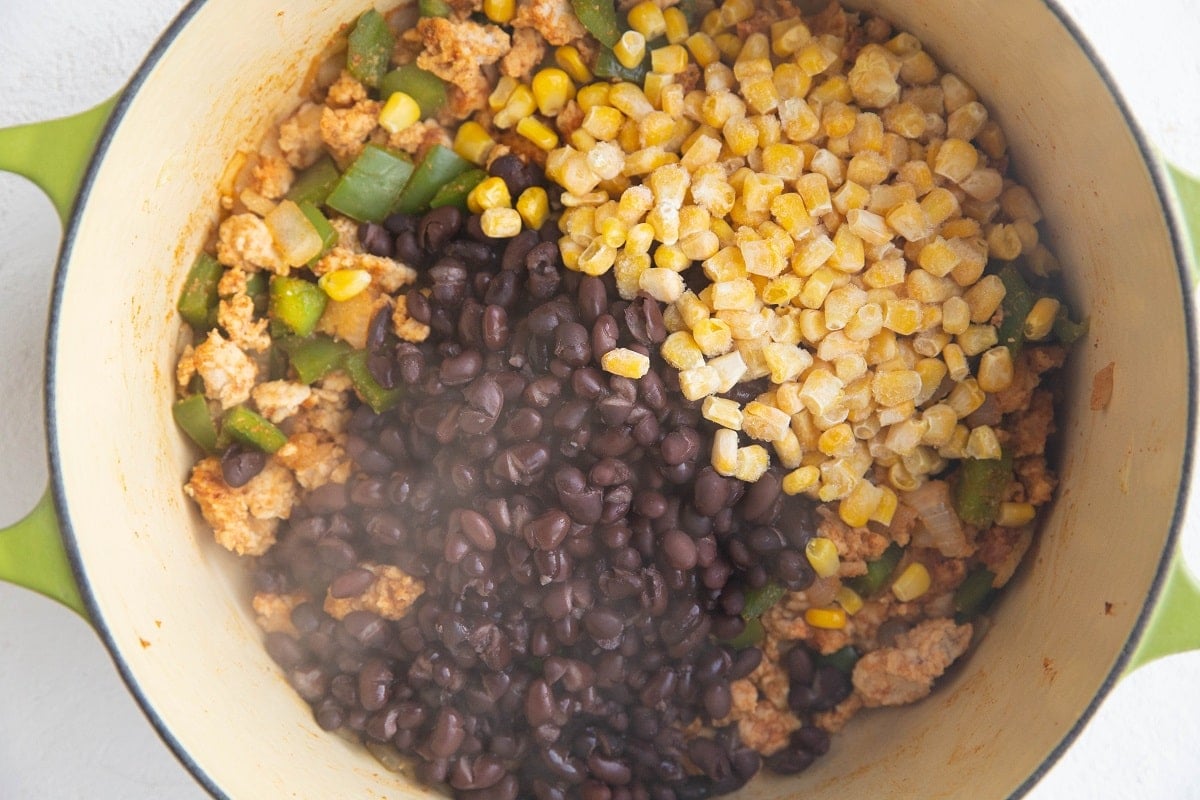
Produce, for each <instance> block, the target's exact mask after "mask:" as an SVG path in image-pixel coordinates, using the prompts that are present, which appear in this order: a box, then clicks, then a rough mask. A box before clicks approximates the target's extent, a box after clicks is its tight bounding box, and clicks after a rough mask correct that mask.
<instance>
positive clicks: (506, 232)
mask: <svg viewBox="0 0 1200 800" xmlns="http://www.w3.org/2000/svg"><path fill="white" fill-rule="evenodd" d="M521 222H522V220H521V214H520V213H519V212H518V211H517V210H516V209H515V208H488V209H485V210H484V212H483V214H482V215H481V216H480V218H479V227H480V228H481V229H482V230H483V233H484V235H485V236H490V237H492V238H493V239H511V238H512V237H514V236H516V235H517V234H518V233H520V232H521Z"/></svg>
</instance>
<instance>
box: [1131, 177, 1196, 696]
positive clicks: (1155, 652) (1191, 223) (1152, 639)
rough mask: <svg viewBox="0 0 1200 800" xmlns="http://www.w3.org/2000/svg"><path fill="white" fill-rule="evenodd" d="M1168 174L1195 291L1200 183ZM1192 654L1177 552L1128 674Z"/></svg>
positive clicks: (1192, 603)
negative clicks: (1159, 661) (1175, 656)
mask: <svg viewBox="0 0 1200 800" xmlns="http://www.w3.org/2000/svg"><path fill="white" fill-rule="evenodd" d="M1167 174H1168V175H1169V176H1170V178H1171V182H1172V183H1173V184H1174V185H1175V197H1176V198H1177V199H1178V200H1179V205H1178V210H1179V212H1180V216H1181V217H1182V218H1183V221H1184V225H1185V227H1186V229H1187V230H1186V232H1185V234H1186V235H1187V237H1188V239H1189V242H1188V245H1189V254H1190V255H1191V262H1192V263H1191V269H1192V272H1191V278H1192V284H1193V291H1194V290H1195V288H1196V284H1198V283H1200V273H1198V272H1197V270H1200V180H1197V179H1196V178H1194V177H1192V176H1191V175H1188V174H1186V173H1184V172H1181V171H1180V170H1177V169H1175V168H1174V167H1172V166H1170V165H1168V166H1167ZM1189 650H1200V584H1198V583H1197V581H1196V578H1195V576H1194V575H1192V573H1191V571H1190V570H1189V569H1188V567H1187V564H1185V563H1184V561H1183V556H1182V554H1180V553H1179V552H1178V551H1176V552H1175V557H1174V560H1173V561H1172V563H1171V566H1170V571H1169V572H1168V573H1167V579H1166V582H1165V583H1164V584H1163V588H1162V594H1161V595H1160V596H1159V598H1158V602H1157V603H1155V604H1154V610H1153V611H1151V613H1150V620H1149V622H1148V623H1147V624H1146V628H1145V630H1144V631H1143V632H1142V638H1141V640H1140V641H1138V643H1137V647H1136V648H1135V649H1134V651H1133V655H1132V656H1131V657H1130V659H1129V664H1128V665H1127V666H1126V668H1125V674H1126V675H1128V674H1129V673H1130V672H1132V671H1133V670H1135V669H1137V668H1138V667H1141V666H1143V665H1145V664H1148V663H1150V662H1151V661H1154V660H1155V659H1157V658H1162V657H1163V656H1169V655H1171V654H1173V653H1184V652H1187V651H1189Z"/></svg>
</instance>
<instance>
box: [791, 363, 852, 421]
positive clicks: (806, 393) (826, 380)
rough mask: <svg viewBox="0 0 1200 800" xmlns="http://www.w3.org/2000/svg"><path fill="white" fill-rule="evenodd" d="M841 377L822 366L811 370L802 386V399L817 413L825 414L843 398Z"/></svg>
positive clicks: (805, 404) (808, 407)
mask: <svg viewBox="0 0 1200 800" xmlns="http://www.w3.org/2000/svg"><path fill="white" fill-rule="evenodd" d="M843 386H844V384H843V383H842V381H841V379H839V378H838V377H837V376H836V375H834V374H833V373H832V372H830V371H829V370H827V369H824V368H822V367H817V368H814V369H812V370H810V371H809V373H808V375H807V376H806V377H805V379H804V383H803V384H802V386H801V388H800V401H801V402H802V403H804V407H805V408H807V409H808V410H809V411H810V412H811V413H813V414H815V415H820V414H824V413H825V412H827V411H829V410H830V409H832V408H833V406H834V405H835V404H836V403H837V402H838V400H839V399H840V398H841V394H842V388H843Z"/></svg>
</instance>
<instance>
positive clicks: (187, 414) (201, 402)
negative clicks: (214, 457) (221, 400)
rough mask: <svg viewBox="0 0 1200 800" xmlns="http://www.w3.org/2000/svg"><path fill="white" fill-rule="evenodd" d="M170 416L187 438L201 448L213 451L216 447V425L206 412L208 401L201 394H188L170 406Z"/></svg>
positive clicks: (209, 451) (208, 451)
mask: <svg viewBox="0 0 1200 800" xmlns="http://www.w3.org/2000/svg"><path fill="white" fill-rule="evenodd" d="M171 416H173V417H174V418H175V424H176V425H178V426H179V427H180V428H181V429H182V430H183V432H184V433H186V434H187V435H188V438H189V439H191V440H192V441H193V442H195V443H196V444H197V445H198V446H199V447H200V449H201V450H204V451H205V452H207V453H214V452H216V449H217V426H216V423H214V422H213V418H212V415H211V414H209V413H208V401H207V400H205V399H204V395H202V394H193V395H188V396H187V397H185V398H183V399H182V400H180V401H179V402H177V403H176V404H175V405H173V406H171Z"/></svg>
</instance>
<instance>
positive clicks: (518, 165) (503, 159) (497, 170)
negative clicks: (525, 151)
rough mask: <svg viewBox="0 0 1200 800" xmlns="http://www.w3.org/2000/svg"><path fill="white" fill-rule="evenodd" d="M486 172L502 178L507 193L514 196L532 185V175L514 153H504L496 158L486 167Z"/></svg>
mask: <svg viewBox="0 0 1200 800" xmlns="http://www.w3.org/2000/svg"><path fill="white" fill-rule="evenodd" d="M488 172H490V173H491V174H492V175H494V176H495V177H497V178H500V179H501V180H503V181H504V185H505V186H507V187H508V193H509V195H510V196H512V197H514V198H515V197H517V196H519V195H520V194H521V192H523V191H525V190H526V189H528V188H529V187H530V186H533V177H532V175H531V174H530V172H529V170H528V168H527V167H526V165H525V162H524V161H522V160H521V157H520V156H518V155H516V154H515V153H505V154H504V155H502V156H500V157H499V158H497V159H496V160H495V161H493V162H492V163H491V165H490V166H489V167H488Z"/></svg>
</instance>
